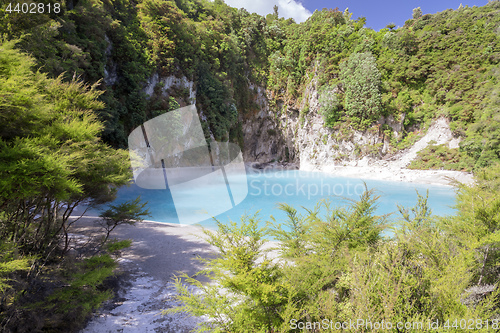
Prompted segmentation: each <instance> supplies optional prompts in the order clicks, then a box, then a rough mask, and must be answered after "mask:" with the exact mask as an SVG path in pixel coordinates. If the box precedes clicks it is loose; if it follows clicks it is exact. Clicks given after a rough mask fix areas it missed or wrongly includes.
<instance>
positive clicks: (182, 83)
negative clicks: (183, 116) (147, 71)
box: [144, 73, 196, 104]
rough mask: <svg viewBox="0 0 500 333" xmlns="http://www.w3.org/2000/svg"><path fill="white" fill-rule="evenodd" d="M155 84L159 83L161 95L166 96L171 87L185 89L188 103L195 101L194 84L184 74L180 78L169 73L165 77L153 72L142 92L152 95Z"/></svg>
mask: <svg viewBox="0 0 500 333" xmlns="http://www.w3.org/2000/svg"><path fill="white" fill-rule="evenodd" d="M157 85H160V90H159V93H160V94H161V95H162V96H168V91H169V90H170V89H172V88H178V89H186V90H187V94H188V100H189V103H188V104H195V103H196V86H195V83H194V82H193V81H190V80H188V79H187V78H186V77H185V76H182V77H180V78H178V77H176V76H174V75H169V76H167V77H162V78H160V76H159V75H158V73H154V74H153V75H152V76H151V77H150V78H149V80H148V82H147V84H146V87H145V88H144V92H145V93H146V95H148V96H152V95H153V93H154V92H155V88H156V87H157Z"/></svg>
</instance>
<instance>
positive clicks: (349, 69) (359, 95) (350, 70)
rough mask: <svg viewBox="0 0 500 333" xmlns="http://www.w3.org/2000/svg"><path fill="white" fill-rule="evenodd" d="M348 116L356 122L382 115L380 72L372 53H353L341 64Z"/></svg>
mask: <svg viewBox="0 0 500 333" xmlns="http://www.w3.org/2000/svg"><path fill="white" fill-rule="evenodd" d="M340 80H341V82H342V85H343V88H344V107H345V110H346V114H347V115H348V116H349V117H351V118H352V119H353V120H354V121H355V122H360V121H362V120H373V119H376V118H377V117H379V116H380V115H381V112H382V105H381V95H380V90H379V89H380V71H379V70H378V68H377V64H376V61H375V57H374V56H373V55H372V54H371V52H366V53H353V54H351V56H350V57H349V59H348V60H346V61H344V62H343V63H341V64H340Z"/></svg>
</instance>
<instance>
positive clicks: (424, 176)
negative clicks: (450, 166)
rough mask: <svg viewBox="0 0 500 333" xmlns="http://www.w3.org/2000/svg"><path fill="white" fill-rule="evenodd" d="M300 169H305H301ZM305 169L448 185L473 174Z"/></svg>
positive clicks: (369, 168)
mask: <svg viewBox="0 0 500 333" xmlns="http://www.w3.org/2000/svg"><path fill="white" fill-rule="evenodd" d="M301 170H307V169H302V168H301ZM307 171H321V172H325V173H328V174H332V175H335V176H340V177H349V178H359V179H375V180H388V181H401V182H411V183H419V184H431V185H446V186H450V185H452V184H453V181H458V182H460V183H464V184H471V183H472V182H473V180H474V179H473V175H472V173H469V172H462V171H452V170H411V169H405V168H396V167H394V168H391V167H381V166H325V167H322V168H320V169H317V170H315V169H309V170H307Z"/></svg>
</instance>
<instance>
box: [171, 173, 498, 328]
mask: <svg viewBox="0 0 500 333" xmlns="http://www.w3.org/2000/svg"><path fill="white" fill-rule="evenodd" d="M499 171H500V168H499V166H497V167H495V168H490V169H486V170H483V171H481V172H478V175H477V178H476V180H477V185H476V186H471V187H468V186H464V185H459V186H458V199H457V214H456V215H454V216H448V217H437V216H434V215H432V212H431V210H430V209H429V207H428V205H427V197H426V196H421V195H419V200H418V203H417V205H416V206H415V207H412V208H405V207H399V212H398V213H397V215H398V216H392V221H394V222H396V223H397V227H395V228H393V227H394V226H395V225H391V224H390V223H389V221H390V220H389V217H388V216H378V215H376V214H375V209H376V206H377V199H378V196H377V194H376V192H375V191H374V190H368V189H367V190H366V191H365V193H364V194H363V195H361V196H360V198H359V200H357V201H353V202H351V203H349V204H348V205H347V206H345V207H340V208H339V207H334V206H331V205H330V203H329V202H328V201H323V202H320V203H319V204H318V205H317V207H316V208H315V209H314V210H306V211H305V212H304V213H305V214H304V215H302V214H300V212H299V211H297V210H296V209H295V208H293V207H290V206H288V205H286V204H282V205H281V207H280V208H281V209H282V210H283V211H285V212H286V213H287V216H288V218H287V219H286V220H285V221H274V220H271V224H270V225H269V226H267V227H262V223H259V218H258V216H257V215H254V216H244V217H242V219H241V221H239V222H238V223H236V222H232V223H230V224H222V223H219V229H218V230H217V231H209V230H207V231H206V234H207V236H208V240H209V242H210V244H212V245H213V246H215V247H216V248H218V250H219V252H220V256H219V257H218V258H216V259H210V260H205V263H206V267H207V268H206V269H205V270H204V271H203V272H201V274H206V275H207V276H210V277H211V278H212V279H213V281H214V283H213V284H209V285H204V284H202V283H200V282H198V281H197V280H195V279H192V278H188V281H189V282H190V283H192V284H195V285H197V286H198V287H199V288H200V289H201V290H202V292H201V293H199V294H191V293H190V292H189V290H188V289H187V288H186V287H185V286H184V285H183V284H182V283H181V280H178V282H177V288H178V290H179V292H180V296H178V298H179V300H182V301H183V302H184V304H185V306H184V307H182V308H179V309H177V311H188V312H189V313H192V314H194V315H206V316H208V317H209V320H207V321H206V322H205V323H204V324H203V325H202V327H200V330H201V331H203V330H204V329H209V330H210V331H212V332H338V331H344V332H371V331H378V330H380V329H381V328H380V327H381V325H383V324H382V323H385V326H384V327H385V330H387V331H390V332H434V331H439V332H445V331H454V332H458V331H460V332H461V331H464V332H465V331H467V329H474V330H477V331H481V332H493V331H495V330H496V329H498V327H499V326H498V325H499V324H500V312H499V289H498V283H499V273H500V272H499V267H498V258H499V256H500V252H499V249H500V248H499V244H500V243H499V242H500V238H499V230H500V229H499V228H500V220H499V218H500V214H499V209H498V207H499V205H500V198H499V197H498V195H497V193H498V190H499V184H500V183H499V180H500V178H499V177H498V174H499ZM471 203H474V204H471ZM388 231H389V233H387V232H388ZM384 234H385V236H384ZM388 235H391V236H388ZM270 236H274V238H275V239H276V240H279V241H280V242H279V243H271V242H270V241H269V240H266V239H268V238H269V237H270ZM275 248H277V249H278V251H279V256H277V255H276V253H274V254H273V253H272V252H270V250H272V249H275ZM186 278H187V277H186ZM358 320H362V321H363V322H359V321H358ZM487 322H488V324H487ZM398 323H400V324H399V325H400V326H399V327H398V326H397V325H398ZM339 325H343V326H339ZM377 325H378V328H377ZM389 325H391V326H389ZM405 325H409V326H405ZM342 328H343V329H342ZM387 328H390V329H387ZM398 328H399V329H398Z"/></svg>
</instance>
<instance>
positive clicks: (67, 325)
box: [0, 42, 147, 332]
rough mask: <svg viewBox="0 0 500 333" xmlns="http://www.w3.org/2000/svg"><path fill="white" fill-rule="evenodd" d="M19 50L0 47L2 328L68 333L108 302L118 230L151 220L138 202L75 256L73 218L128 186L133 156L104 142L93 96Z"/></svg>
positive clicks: (114, 212)
mask: <svg viewBox="0 0 500 333" xmlns="http://www.w3.org/2000/svg"><path fill="white" fill-rule="evenodd" d="M13 46H14V43H13V42H5V43H3V44H0V96H1V97H0V98H1V99H0V189H1V191H0V192H1V193H0V235H1V237H0V249H1V254H0V291H1V299H0V327H1V330H2V331H4V332H9V331H31V332H35V331H39V330H41V329H44V330H51V329H52V330H61V331H64V330H68V329H71V328H73V329H74V328H76V327H78V326H79V325H82V323H83V322H84V320H85V319H86V317H87V316H88V315H89V314H90V312H91V311H92V310H93V309H95V308H96V307H98V306H99V305H100V304H101V302H102V301H103V300H105V299H107V298H109V297H110V291H109V290H101V289H99V287H100V286H101V285H102V284H103V283H104V281H105V280H106V278H108V277H109V276H111V275H112V271H113V268H114V267H115V266H116V265H115V262H114V260H113V259H112V258H111V257H110V254H111V252H112V251H110V250H109V248H108V244H109V242H107V240H108V237H109V233H110V232H111V231H112V228H113V226H116V225H118V224H121V223H126V222H127V221H128V219H130V218H136V219H140V218H141V217H142V216H143V215H144V214H145V213H147V212H146V211H143V208H144V206H143V205H141V204H139V200H136V201H133V202H131V203H128V204H123V205H121V206H112V207H111V208H110V210H109V211H107V212H105V214H103V217H104V218H106V219H111V221H110V222H109V223H107V224H106V227H107V228H105V229H106V230H105V232H104V238H103V239H102V240H98V239H96V241H97V244H95V245H96V246H93V245H94V244H92V243H91V242H89V243H88V244H87V245H88V246H83V245H81V246H76V247H75V244H74V242H73V243H72V242H71V237H70V232H71V227H72V225H73V224H74V220H73V219H70V216H71V215H72V213H73V211H74V209H75V208H76V206H77V205H80V204H83V205H86V206H89V207H90V206H92V205H95V204H99V203H104V202H107V201H110V200H112V199H113V196H114V193H115V192H116V188H117V187H118V186H123V185H125V184H127V183H128V181H129V180H130V177H131V176H130V170H129V167H128V163H127V162H128V154H127V152H126V151H123V150H116V149H114V148H112V147H110V146H108V145H107V144H105V143H103V142H102V141H101V139H99V137H98V134H99V133H100V131H101V130H102V128H103V124H102V123H101V122H99V121H98V120H97V116H96V114H95V113H94V110H98V109H100V108H103V107H104V104H103V103H102V102H100V101H98V100H97V97H98V96H99V95H100V94H101V92H100V91H98V90H96V87H95V86H92V87H89V86H87V85H85V84H83V83H81V82H78V81H75V80H72V81H70V82H67V83H65V82H63V79H62V78H61V77H58V78H56V79H51V78H48V77H47V75H46V74H42V73H40V72H33V71H32V69H31V67H32V66H33V64H34V60H33V59H32V58H30V57H28V56H26V55H23V54H21V53H20V52H19V51H17V50H14V48H13ZM94 243H95V242H94ZM127 244H128V243H121V244H118V245H117V244H114V249H115V250H116V249H118V248H120V246H125V245H127ZM20 272H24V273H20Z"/></svg>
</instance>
